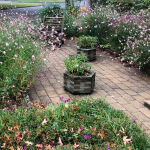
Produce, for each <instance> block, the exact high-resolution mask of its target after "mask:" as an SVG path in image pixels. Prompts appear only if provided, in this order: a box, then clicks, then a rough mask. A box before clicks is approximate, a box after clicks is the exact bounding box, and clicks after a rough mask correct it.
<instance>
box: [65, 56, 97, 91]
mask: <svg viewBox="0 0 150 150" xmlns="http://www.w3.org/2000/svg"><path fill="white" fill-rule="evenodd" d="M64 63H65V68H66V69H67V71H66V72H65V73H64V88H65V90H67V91H69V92H70V93H72V94H88V93H92V91H93V89H94V86H95V73H94V72H93V71H91V66H90V65H89V64H87V57H86V56H85V54H79V55H77V56H69V57H68V58H66V59H65V60H64Z"/></svg>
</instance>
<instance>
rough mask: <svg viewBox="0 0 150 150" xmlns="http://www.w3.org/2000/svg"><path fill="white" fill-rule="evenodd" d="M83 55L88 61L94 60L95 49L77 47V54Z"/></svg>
mask: <svg viewBox="0 0 150 150" xmlns="http://www.w3.org/2000/svg"><path fill="white" fill-rule="evenodd" d="M80 53H84V54H85V55H86V56H87V58H88V61H94V60H96V48H81V47H79V46H77V54H80Z"/></svg>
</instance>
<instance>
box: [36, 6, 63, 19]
mask: <svg viewBox="0 0 150 150" xmlns="http://www.w3.org/2000/svg"><path fill="white" fill-rule="evenodd" d="M39 15H40V18H41V20H42V21H44V18H45V17H56V16H63V10H62V9H61V7H60V6H59V5H47V6H45V7H43V8H41V9H40V10H39Z"/></svg>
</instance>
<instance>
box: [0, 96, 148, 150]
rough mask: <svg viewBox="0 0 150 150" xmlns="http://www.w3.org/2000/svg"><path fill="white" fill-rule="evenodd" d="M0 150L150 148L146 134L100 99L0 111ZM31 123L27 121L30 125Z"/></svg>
mask: <svg viewBox="0 0 150 150" xmlns="http://www.w3.org/2000/svg"><path fill="white" fill-rule="evenodd" d="M0 111H1V112H0V122H1V123H0V129H1V130H0V139H1V140H0V145H1V148H2V149H7V148H8V149H10V148H11V149H16V148H20V149H21V148H24V149H31V150H34V149H35V148H38V149H51V148H55V147H57V146H59V147H60V149H61V148H63V147H66V146H67V147H68V145H70V146H69V147H70V149H71V148H77V149H79V148H80V149H102V150H103V149H104V150H106V149H139V150H140V149H141V150H146V149H148V148H150V143H149V140H148V137H147V136H146V134H144V132H143V131H141V130H140V129H139V127H138V126H137V125H136V121H134V122H132V121H131V120H129V119H128V117H127V116H126V115H124V113H123V112H122V111H117V110H114V109H112V108H111V107H110V106H109V105H108V104H106V102H105V101H104V100H102V99H97V100H94V99H91V98H88V99H82V100H73V99H67V100H64V99H62V98H61V99H60V103H59V104H58V105H57V106H55V107H54V106H47V107H46V108H45V107H44V105H40V104H39V103H37V102H34V103H33V104H31V103H27V102H25V101H24V102H23V104H22V106H21V107H18V109H15V108H13V107H8V108H6V109H4V110H0ZM29 120H30V121H29Z"/></svg>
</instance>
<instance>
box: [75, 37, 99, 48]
mask: <svg viewBox="0 0 150 150" xmlns="http://www.w3.org/2000/svg"><path fill="white" fill-rule="evenodd" d="M76 43H77V45H78V46H80V47H81V48H91V47H92V48H93V47H95V46H96V45H97V43H98V38H97V37H92V36H80V37H79V38H76Z"/></svg>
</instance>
